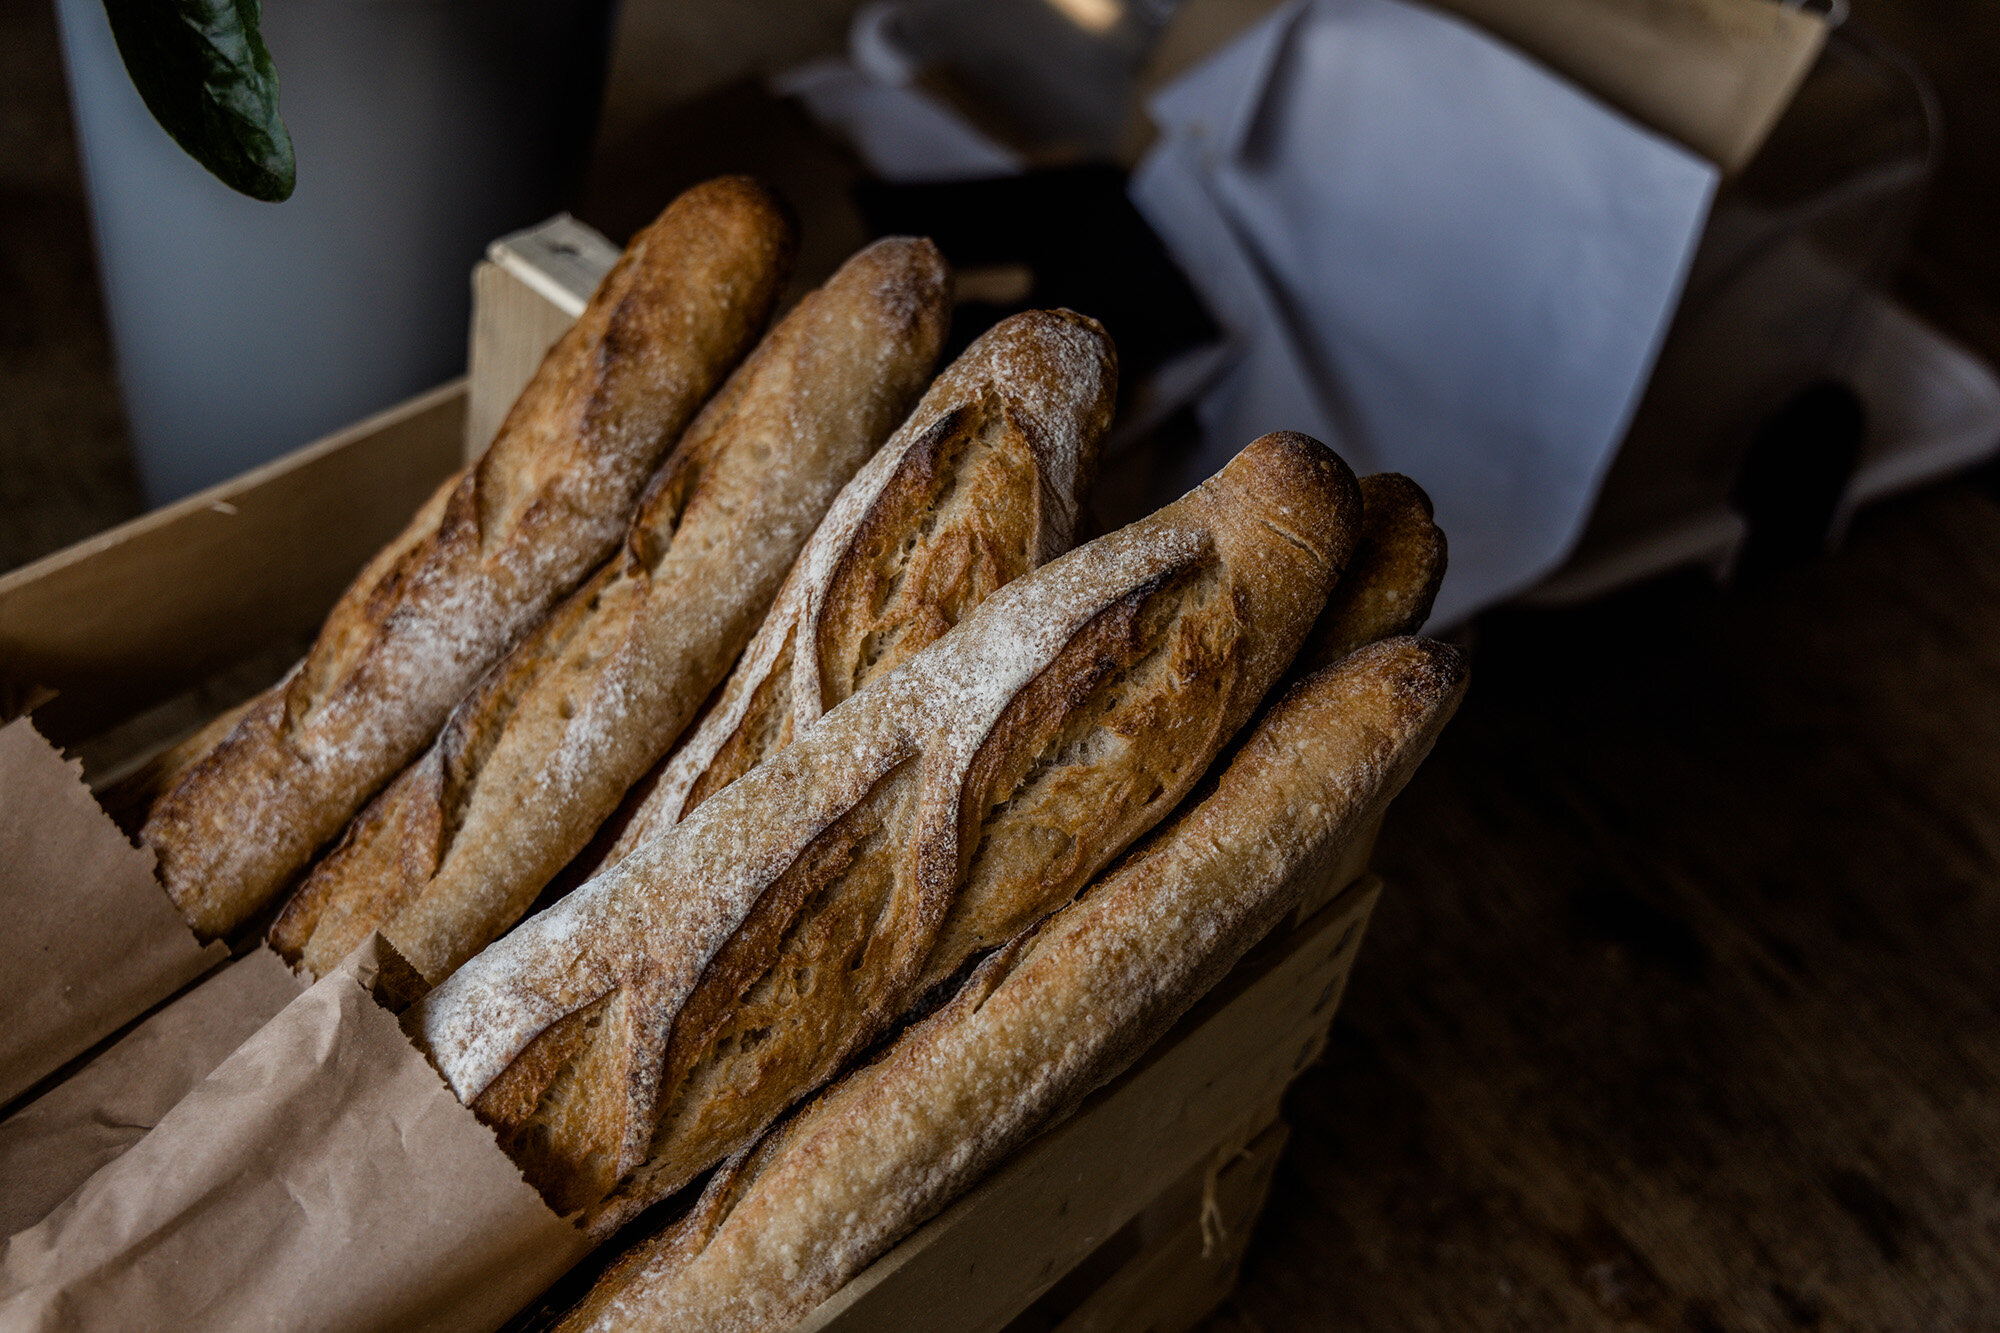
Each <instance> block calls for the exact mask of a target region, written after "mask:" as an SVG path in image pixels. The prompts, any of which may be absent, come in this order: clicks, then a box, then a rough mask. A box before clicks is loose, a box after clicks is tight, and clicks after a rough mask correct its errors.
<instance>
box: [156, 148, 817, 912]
mask: <svg viewBox="0 0 2000 1333" xmlns="http://www.w3.org/2000/svg"><path fill="white" fill-rule="evenodd" d="M791 252H792V232H791V225H790V223H789V222H788V221H787V219H786V217H785V215H784V212H783V210H782V208H781V206H780V205H779V204H778V202H777V201H776V199H774V198H773V197H772V196H771V195H770V194H769V193H768V192H766V191H765V190H764V189H763V188H762V187H761V186H758V185H756V184H754V183H753V182H751V181H748V180H745V179H742V178H740V177H728V178H724V179H722V180H716V181H710V182H708V183H707V184H705V185H699V186H696V187H695V188H694V189H692V190H689V191H688V192H687V193H686V194H684V195H682V196H681V197H680V198H679V199H676V200H675V201H674V202H673V203H672V204H671V205H669V206H668V208H667V210H666V211H665V212H664V213H662V214H661V215H660V217H659V218H658V220H656V221H655V222H654V223H653V224H652V225H650V226H649V227H647V228H646V229H645V230H644V231H642V232H640V233H639V234H638V236H636V237H635V238H633V241H632V244H631V246H630V247H629V248H628V249H627V250H626V252H625V255H624V257H623V258H621V259H620V260H619V261H618V263H617V264H616V265H615V266H613V268H612V270H611V272H610V273H609V274H608V275H606V277H605V279H604V282H603V283H602V284H601V285H600V286H599V287H598V290H597V294H596V295H595V296H593V297H592V298H591V302H590V305H589V306H588V307H587V308H586V309H585V311H584V313H583V318H582V319H580V320H579V321H578V322H577V324H576V325H575V326H574V327H573V328H571V329H570V330H569V332H567V333H565V334H564V335H563V336H562V338H561V339H559V340H558V341H557V343H556V345H555V347H554V348H553V349H551V351H550V352H549V355H548V357H547V359H545V360H544V361H543V362H542V366H541V368H540V369H539V370H538V371H536V373H535V377H534V378H533V379H532V380H531V381H529V384H528V387H527V388H526V389H525V390H523V391H522V394H521V397H520V399H519V401H517V402H516V403H515V404H514V408H513V410H512V411H511V412H509V413H508V415H507V419H506V421H505V422H504V423H503V424H502V425H501V428H500V433H499V435H498V436H497V437H496V438H495V439H494V441H493V444H492V446H491V447H490V448H488V449H487V451H486V453H485V454H484V456H482V457H481V458H480V460H479V461H478V462H477V463H475V464H473V465H472V466H471V467H470V468H468V469H466V470H465V471H464V472H462V473H460V474H459V475H458V476H457V477H455V478H453V479H452V480H450V481H447V482H446V483H445V484H444V485H443V486H442V487H440V488H439V490H438V491H437V493H436V494H435V495H433V496H432V497H431V499H430V500H429V501H428V502H427V503H426V504H425V505H424V507H423V508H422V509H421V510H419V511H418V513H417V516H416V518H415V519H413V520H412V521H411V523H410V526H409V527H408V528H406V529H405V530H404V531H403V533H402V534H401V535H400V536H398V537H397V538H396V539H395V540H394V541H392V542H391V543H390V544H389V546H388V547H387V548H386V549H384V550H383V551H382V552H381V553H380V554H379V555H377V556H376V557H375V559H374V560H373V561H372V562H370V564H369V565H368V567H367V568H366V569H364V570H363V571H362V572H361V575H360V577H359V578H357V579H356V580H355V582H354V584H353V586H351V587H350V588H349V589H348V590H347V592H346V593H344V594H343V595H342V596H341V599H340V601H339V602H337V603H335V605H334V608H333V610H332V611H331V612H330V613H329V614H328V616H327V620H326V624H325V626H324V627H323V628H322V629H321V631H320V635H319V639H318V640H317V642H315V643H314V644H313V646H312V648H311V650H310V651H309V652H308V653H307V655H306V659H305V661H304V663H303V664H302V665H301V667H300V668H299V669H298V670H297V671H295V672H293V673H292V674H291V675H290V676H288V677H287V678H286V679H285V680H284V681H282V682H280V683H279V684H278V685H276V686H273V687H272V688H271V689H270V690H269V691H267V692H265V693H264V694H263V695H261V696H259V698H258V699H257V702H256V704H255V705H254V706H253V707H252V708H251V709H250V710H249V711H248V712H247V713H246V714H245V715H244V716H243V718H242V719H241V720H240V721H239V722H238V723H237V724H236V726H235V727H234V728H233V729H231V731H230V732H229V734H228V736H227V737H225V738H224V739H223V740H222V741H221V742H220V743H219V744H217V745H216V747H215V748H214V749H213V750H211V751H210V752H209V753H207V754H206V755H204V756H202V758H201V759H199V760H198V761H196V762H195V763H193V764H191V765H189V766H188V767H187V768H186V769H185V770H183V771H182V772H181V773H180V775H179V777H178V778H177V779H176V780H175V781H174V783H173V785H172V786H171V788H170V789H169V790H168V791H167V792H166V793H165V794H164V795H163V796H162V797H161V798H160V799H159V800H158V801H157V802H156V803H155V804H154V806H153V809H152V812H151V813H150V815H149V816H148V817H147V819H146V822H145V824H144V826H143V828H142V829H141V838H142V839H143V840H144V842H145V843H147V844H148V845H149V846H151V847H152V848H153V850H154V851H155V852H156V853H157V854H158V857H159V875H160V880H161V883H162V884H163V885H164V886H165V887H166V890H167V892H168V894H169V895H170V896H171V897H172V898H173V900H174V903H175V905H176V906H177V907H179V909H180V911H181V914H182V915H183V916H184V917H186V918H187V921H188V924H189V925H190V926H191V927H193V929H194V931H195V933H196V934H197V935H198V936H200V937H201V938H203V939H212V938H215V937H217V936H221V935H225V934H228V933H229V932H230V931H232V930H234V929H235V928H236V927H238V926H239V925H241V924H242V923H243V922H245V921H246V920H248V919H249V918H250V917H251V916H252V915H254V914H255V913H257V912H258V911H259V910H261V909H262V908H263V907H264V906H265V904H267V903H268V902H269V901H270V900H271V899H272V898H273V897H275V896H276V895H277V893H278V892H279V891H280V890H282V889H284V888H285V887H286V886H287V885H288V884H289V883H290V882H291V881H292V879H293V877H294V876H296V875H297V874H298V872H299V871H300V870H302V869H304V867H305V865H306V862H307V861H308V860H309V859H310V858H311V857H312V855H313V853H314V852H315V850H316V849H318V848H319V847H320V846H321V844H323V843H325V842H326V841H327V840H328V839H329V838H331V837H333V836H334V835H335V834H337V833H339V832H340V830H341V829H342V828H343V827H345V826H346V824H347V821H348V820H349V819H350V818H352V817H353V815H354V812H355V811H356V810H358V809H359V808H360V807H361V805H362V803H363V802H364V801H366V800H367V799H368V798H369V797H370V796H371V795H373V794H374V792H375V791H376V789H377V788H379V787H380V786H381V785H382V784H383V783H384V782H386V781H388V780H389V779H390V778H391V777H393V776H395V774H396V773H397V772H399V771H400V770H401V769H402V768H403V767H404V765H406V764H408V763H409V762H410V760H411V759H412V758H414V757H415V756H416V754H417V752H418V751H419V750H421V749H422V748H423V746H424V745H425V744H426V743H427V742H428V741H429V740H430V739H431V737H432V736H433V735H434V734H435V733H436V731H437V729H438V727H439V725H440V724H441V723H443V721H444V719H445V715H446V714H447V713H449V712H450V711H451V708H452V706H453V705H454V704H456V703H457V702H458V701H459V700H460V699H461V698H462V697H464V695H465V692H466V691H467V690H468V689H470V688H471V687H472V685H473V683H474V682H475V681H477V680H478V679H479V677H480V675H481V674H482V673H483V672H485V670H486V669H487V668H488V667H490V666H491V665H492V664H493V663H494V662H495V661H497V660H498V659H499V658H500V656H501V655H502V654H503V653H505V652H506V651H507V650H508V649H509V648H510V647H512V646H513V644H514V642H515V640H516V639H517V638H519V637H520V635H521V634H522V633H523V632H524V631H525V630H527V629H528V628H529V627H530V626H532V625H533V624H534V623H535V622H536V621H538V620H540V619H541V618H542V616H543V615H545V614H546V613H547V611H548V609H549V607H550V606H551V605H553V604H554V603H555V601H556V600H557V599H558V598H560V597H562V596H563V595H564V594H566V593H568V592H569V591H570V589H572V588H573V587H575V586H576V584H577V582H578V581H579V580H580V579H582V578H583V576H584V575H585V574H587V573H589V571H590V570H591V569H592V568H593V567H595V566H596V565H598V564H599V563H601V562H602V561H603V560H604V558H605V556H607V555H609V554H610V553H611V550H612V549H613V547H614V546H615V545H616V544H617V541H618V538H619V536H620V535H621V534H622V533H623V532H624V530H625V525H626V522H627V521H628V520H629V518H630V517H631V514H632V508H633V505H634V503H635V502H636V501H637V499H638V496H639V491H640V488H641V487H642V486H643V485H644V484H645V482H646V478H647V476H648V475H649V474H650V473H651V472H652V471H653V468H654V466H655V465H656V464H657V463H658V462H659V459H660V457H661V454H662V453H663V452H664V450H665V448H666V446H667V445H669V444H671V443H672V442H673V440H674V439H675V437H677V436H678V435H679V434H680V432H681V430H682V429H683V428H684V427H685V426H686V425H687V423H688V421H689V420H690V419H691V418H692V417H693V416H694V413H695V410H696V409H697V408H699V407H700V406H701V403H702V401H703V400H704V399H706V398H707V397H708V395H709V394H710V392H711V391H713V390H714V388H715V386H716V385H717V384H718V383H719V382H720V381H721V379H722V377H723V376H724V375H725V374H727V373H728V371H729V369H730V367H731V366H733V365H735V363H736V362H737V361H738V360H739V359H740V358H741V357H742V356H743V354H744V353H745V352H747V351H748V350H749V349H750V345H751V343H753V342H754V341H755V340H756V338H757V335H758V334H759V333H760V332H762V330H763V327H764V324H765V322H766V321H767V320H768V319H769V318H770V314H771V309H772V306H773V305H774V304H775V302H776V301H777V299H778V295H779V293H780V291H781V290H782V289H783V287H784V282H785V277H786V272H787V269H788V268H789V266H790V262H791Z"/></svg>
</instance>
